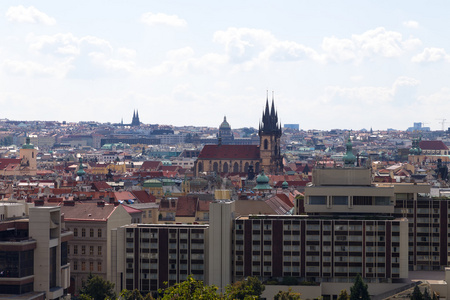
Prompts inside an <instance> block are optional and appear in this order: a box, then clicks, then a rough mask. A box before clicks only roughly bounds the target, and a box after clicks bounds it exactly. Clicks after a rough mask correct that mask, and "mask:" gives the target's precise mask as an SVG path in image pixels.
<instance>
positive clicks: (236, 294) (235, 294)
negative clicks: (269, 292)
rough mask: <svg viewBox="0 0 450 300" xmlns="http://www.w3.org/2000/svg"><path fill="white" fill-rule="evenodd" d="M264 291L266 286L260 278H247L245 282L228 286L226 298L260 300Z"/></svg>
mask: <svg viewBox="0 0 450 300" xmlns="http://www.w3.org/2000/svg"><path fill="white" fill-rule="evenodd" d="M264 289H265V286H264V285H263V284H262V282H261V281H260V280H259V279H258V277H247V279H245V280H242V281H237V282H235V283H234V284H232V285H228V286H227V287H226V289H225V290H226V298H227V299H239V300H244V299H245V300H247V299H259V296H261V294H262V293H263V292H264Z"/></svg>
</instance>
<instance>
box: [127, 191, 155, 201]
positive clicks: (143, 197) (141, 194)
mask: <svg viewBox="0 0 450 300" xmlns="http://www.w3.org/2000/svg"><path fill="white" fill-rule="evenodd" d="M132 193H133V195H134V196H135V197H136V198H137V199H138V201H139V203H155V202H156V197H155V196H153V195H151V194H149V193H147V191H132Z"/></svg>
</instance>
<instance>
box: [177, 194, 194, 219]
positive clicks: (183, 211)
mask: <svg viewBox="0 0 450 300" xmlns="http://www.w3.org/2000/svg"><path fill="white" fill-rule="evenodd" d="M197 201H198V198H193V197H179V198H178V204H177V213H176V216H177V217H195V210H196V208H197Z"/></svg>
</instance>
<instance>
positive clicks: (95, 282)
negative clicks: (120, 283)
mask: <svg viewBox="0 0 450 300" xmlns="http://www.w3.org/2000/svg"><path fill="white" fill-rule="evenodd" d="M84 296H88V297H91V298H92V299H93V300H105V299H108V298H109V299H116V293H115V292H114V283H111V282H109V281H107V280H104V279H103V278H102V277H100V276H97V275H92V274H89V277H88V279H87V281H86V282H85V283H84V285H83V287H82V288H81V290H80V297H84ZM81 299H83V298H81ZM84 299H89V298H84Z"/></svg>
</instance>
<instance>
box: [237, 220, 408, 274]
mask: <svg viewBox="0 0 450 300" xmlns="http://www.w3.org/2000/svg"><path fill="white" fill-rule="evenodd" d="M234 228H235V229H234V238H233V239H234V244H233V248H234V249H233V250H234V251H233V252H234V259H233V264H234V266H233V270H234V272H233V281H237V280H242V279H243V278H245V277H247V276H258V277H260V278H262V279H263V280H268V279H278V280H282V278H284V277H295V278H298V279H299V281H308V282H315V283H320V282H349V280H351V279H352V278H354V277H355V276H356V275H357V274H361V275H362V276H363V277H364V278H365V279H366V280H367V281H368V282H372V283H396V282H402V281H403V280H404V279H405V278H407V277H408V261H407V258H406V255H407V251H408V248H407V238H406V235H407V231H408V222H407V220H406V219H394V220H378V219H376V218H373V219H367V218H351V219H338V218H336V219H328V218H320V217H301V216H260V215H257V216H250V217H239V218H237V219H236V220H235V226H234Z"/></svg>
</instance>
